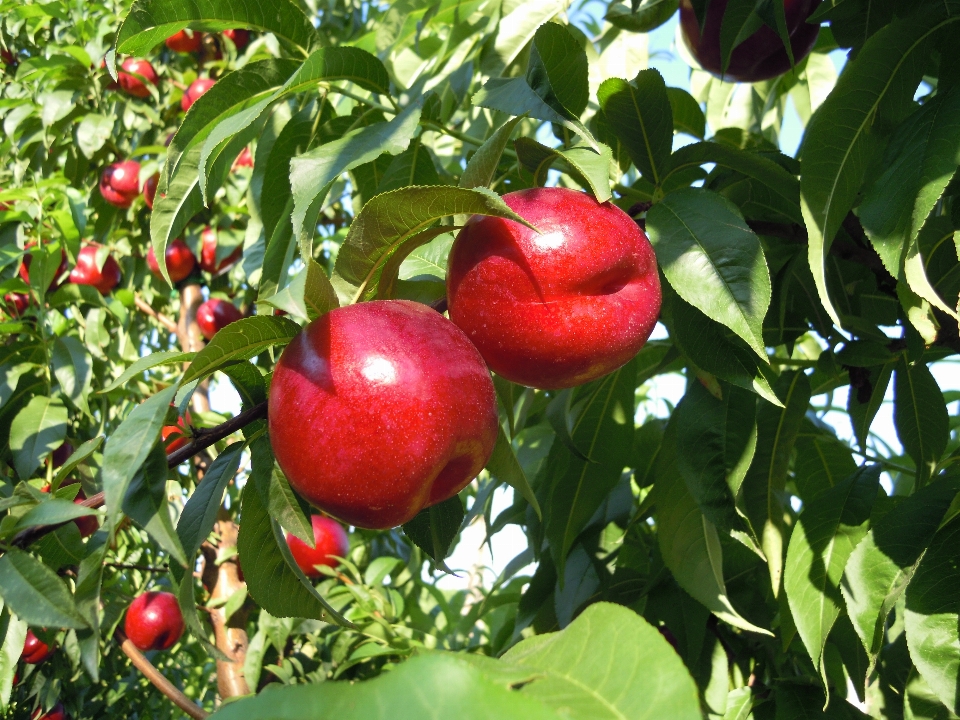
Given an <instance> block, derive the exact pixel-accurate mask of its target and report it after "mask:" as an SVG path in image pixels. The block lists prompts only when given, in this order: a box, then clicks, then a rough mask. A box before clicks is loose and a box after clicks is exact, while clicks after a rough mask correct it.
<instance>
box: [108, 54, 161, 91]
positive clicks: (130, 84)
mask: <svg viewBox="0 0 960 720" xmlns="http://www.w3.org/2000/svg"><path fill="white" fill-rule="evenodd" d="M120 67H121V68H122V69H123V70H126V72H120V73H117V80H118V81H119V83H120V87H121V88H123V91H124V92H125V93H127V95H133V96H134V97H138V98H146V97H150V91H149V90H148V89H147V86H146V85H144V83H143V80H141V79H140V78H139V77H136V76H137V75H139V76H141V77H143V78H144V80H146V81H147V82H149V83H153V84H154V85H156V84H157V81H158V78H157V72H156V70H154V69H153V65H151V64H150V63H149V62H148V61H146V60H136V59H134V58H127V59H126V60H124V61H123V64H122V65H121V66H120ZM131 73H133V74H131Z"/></svg>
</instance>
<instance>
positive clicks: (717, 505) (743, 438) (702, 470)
mask: <svg viewBox="0 0 960 720" xmlns="http://www.w3.org/2000/svg"><path fill="white" fill-rule="evenodd" d="M721 387H722V390H723V399H721V400H718V399H717V398H715V397H714V396H713V395H711V394H710V392H709V391H708V390H707V389H706V388H705V387H704V386H703V385H702V384H701V383H699V382H697V381H691V382H690V383H689V384H688V385H687V392H686V394H685V395H684V396H683V399H682V400H681V401H680V404H679V405H677V408H676V410H675V411H674V418H675V422H676V424H677V466H678V469H679V470H680V475H681V476H682V477H683V479H684V481H685V482H686V483H687V489H688V490H689V491H690V494H691V495H692V496H693V499H694V501H695V502H696V503H697V506H698V507H699V508H700V511H701V512H702V513H703V515H704V517H706V518H707V519H708V520H709V521H710V522H712V523H713V524H714V525H715V526H716V527H717V529H718V530H719V531H720V532H723V533H735V537H738V539H743V536H744V534H747V535H748V538H746V540H747V542H746V544H747V545H748V547H750V546H753V545H755V543H754V542H753V540H752V539H750V537H749V536H752V534H753V531H752V530H751V529H750V527H749V524H748V522H747V521H746V520H745V519H744V518H743V517H742V516H741V514H740V513H739V512H738V509H737V506H736V496H737V493H738V491H739V490H740V484H741V483H742V482H743V478H744V476H745V475H746V474H747V469H748V468H749V467H750V461H751V460H753V455H754V452H755V451H756V449H757V396H756V395H754V394H753V393H751V392H749V391H747V390H743V389H742V388H738V387H736V386H734V385H723V386H721Z"/></svg>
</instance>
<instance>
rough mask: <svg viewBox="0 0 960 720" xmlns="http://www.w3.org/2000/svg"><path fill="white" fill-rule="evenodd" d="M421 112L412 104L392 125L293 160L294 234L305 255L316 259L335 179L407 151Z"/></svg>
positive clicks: (361, 131) (354, 135)
mask: <svg viewBox="0 0 960 720" xmlns="http://www.w3.org/2000/svg"><path fill="white" fill-rule="evenodd" d="M420 110H421V108H420V106H419V105H410V106H409V107H407V108H406V109H405V110H404V111H403V112H402V113H400V114H399V115H397V116H396V117H395V118H394V119H393V120H391V121H390V122H386V123H376V124H375V125H370V126H369V127H361V128H357V129H356V130H354V131H352V132H350V133H349V134H347V135H345V136H344V137H342V138H340V139H339V140H334V141H333V142H328V143H325V144H323V145H321V146H320V147H318V148H314V149H313V150H310V151H308V152H306V153H304V154H302V155H298V156H297V157H295V158H293V159H292V160H291V161H290V187H291V188H292V189H293V233H294V236H295V237H297V238H299V242H300V247H301V255H302V256H304V257H310V256H312V252H307V250H309V249H310V248H311V247H312V242H313V233H314V229H315V225H316V221H317V217H318V216H319V214H320V210H321V209H322V206H323V202H324V200H325V199H326V197H327V193H328V192H329V191H330V186H331V185H332V183H333V182H334V180H336V179H337V178H338V177H340V175H341V174H342V173H344V172H346V171H347V170H350V169H351V168H355V167H357V166H358V165H363V164H364V163H368V162H370V161H372V160H375V159H376V158H378V157H379V156H380V155H381V154H383V153H389V154H390V155H397V154H399V153H401V152H403V151H404V150H406V149H407V145H408V144H409V143H410V140H411V138H412V137H413V134H414V132H415V131H416V129H417V126H418V123H419V122H420Z"/></svg>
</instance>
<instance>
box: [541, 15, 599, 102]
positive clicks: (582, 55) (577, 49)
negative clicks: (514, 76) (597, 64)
mask: <svg viewBox="0 0 960 720" xmlns="http://www.w3.org/2000/svg"><path fill="white" fill-rule="evenodd" d="M526 77H527V84H528V85H530V87H531V88H533V91H534V92H535V93H536V94H537V95H539V96H540V97H541V98H543V101H544V102H545V103H547V105H549V106H550V107H552V108H553V109H554V110H556V111H557V112H558V113H560V114H561V115H565V116H566V117H568V118H569V119H571V120H575V119H576V118H578V117H580V115H582V114H583V111H584V110H586V109H587V100H588V99H589V95H590V88H589V86H588V82H587V54H586V52H584V50H583V48H582V47H581V46H580V43H579V42H577V39H576V38H575V37H574V36H573V34H572V33H571V32H570V31H569V30H568V29H567V28H566V27H564V26H563V25H559V24H557V23H552V22H547V23H544V24H543V25H541V26H540V27H539V28H537V32H536V33H535V34H534V36H533V43H531V45H530V60H529V62H528V63H527V75H526Z"/></svg>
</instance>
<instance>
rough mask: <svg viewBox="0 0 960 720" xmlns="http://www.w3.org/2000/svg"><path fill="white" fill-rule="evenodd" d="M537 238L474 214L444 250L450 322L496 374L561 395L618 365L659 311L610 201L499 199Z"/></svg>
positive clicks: (646, 248)
mask: <svg viewBox="0 0 960 720" xmlns="http://www.w3.org/2000/svg"><path fill="white" fill-rule="evenodd" d="M503 200H504V202H506V204H507V205H509V206H510V208H511V209H513V211H514V212H516V213H517V214H518V215H519V216H520V217H522V218H524V219H525V220H527V221H528V222H529V223H531V224H532V225H533V226H534V227H536V228H538V229H539V231H540V232H539V233H538V232H536V231H534V230H532V229H530V228H528V227H526V226H525V225H522V224H520V223H518V222H515V221H513V220H507V219H504V218H495V217H489V216H474V217H473V218H471V219H470V220H469V221H468V222H467V224H466V225H465V226H464V228H463V229H462V230H461V231H460V233H459V234H458V235H457V238H456V240H455V242H454V244H453V248H452V249H451V251H450V259H449V272H448V273H447V303H448V307H449V312H450V319H451V320H452V321H453V322H454V323H456V324H457V326H459V327H460V329H461V330H463V331H464V332H465V333H466V335H467V337H468V338H470V340H471V341H472V342H473V344H474V345H476V346H477V349H478V350H479V351H480V354H481V355H482V356H483V359H484V360H485V361H486V362H487V365H489V366H490V368H491V369H492V370H493V371H494V372H496V373H497V374H498V375H500V376H502V377H504V378H506V379H507V380H510V381H512V382H515V383H518V384H520V385H527V386H530V387H536V388H549V389H555V388H566V387H572V386H574V385H581V384H583V383H586V382H589V381H591V380H595V379H597V378H599V377H601V376H603V375H606V374H607V373H609V372H612V371H614V370H616V369H617V368H619V367H621V366H622V365H624V364H625V363H627V362H628V361H629V360H630V359H631V358H632V357H633V356H634V355H636V354H637V352H638V351H639V350H640V348H641V347H643V344H644V343H645V342H646V340H647V338H648V337H649V336H650V333H651V332H652V331H653V328H654V325H656V322H657V318H658V316H659V313H660V300H661V295H660V279H659V276H658V274H657V262H656V257H655V256H654V253H653V248H652V246H651V245H650V241H649V240H648V239H647V236H646V235H645V234H644V232H643V231H642V230H641V229H640V228H639V227H638V226H637V224H636V223H635V222H634V221H633V219H632V218H631V217H630V216H629V215H627V214H626V213H625V212H623V211H622V210H621V209H620V208H618V207H617V206H616V205H614V204H613V203H610V202H606V203H598V202H597V201H596V200H595V199H594V198H593V196H592V195H588V194H586V193H582V192H577V191H575V190H569V189H565V188H535V189H531V190H520V191H519V192H513V193H509V194H507V195H504V196H503Z"/></svg>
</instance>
